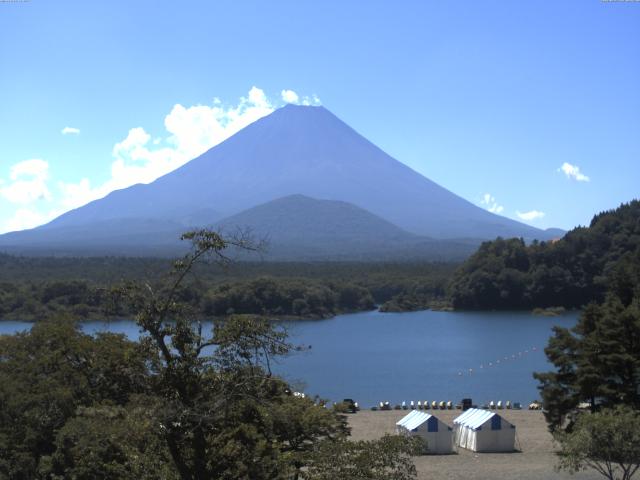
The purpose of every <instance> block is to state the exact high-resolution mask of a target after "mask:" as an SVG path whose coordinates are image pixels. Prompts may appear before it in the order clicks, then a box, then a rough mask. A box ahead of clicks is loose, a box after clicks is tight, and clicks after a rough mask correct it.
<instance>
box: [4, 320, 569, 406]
mask: <svg viewBox="0 0 640 480" xmlns="http://www.w3.org/2000/svg"><path fill="white" fill-rule="evenodd" d="M577 316H578V314H577V313H569V314H566V315H564V316H562V317H552V318H547V317H537V316H532V315H531V314H529V313H524V312H432V311H424V312H411V313H380V312H366V313H358V314H352V315H340V316H337V317H335V318H332V319H329V320H314V321H297V322H286V323H283V325H285V326H286V328H287V329H288V330H289V333H290V336H291V340H292V342H294V343H296V344H300V345H311V349H310V350H307V351H304V352H301V353H295V354H293V355H291V356H290V357H288V358H286V359H283V360H281V361H280V362H279V364H278V365H276V367H275V370H276V371H277V372H278V373H280V374H282V375H283V376H284V377H285V378H287V379H288V380H289V381H291V382H293V383H294V384H297V385H301V387H300V388H302V387H304V391H305V392H307V393H309V394H311V395H315V394H319V395H320V396H322V397H323V398H327V399H330V400H338V399H342V398H345V397H350V398H354V399H356V400H357V401H358V402H360V404H361V405H365V406H369V405H374V404H376V403H377V402H379V401H381V400H388V401H390V402H391V403H400V402H401V401H403V400H406V401H409V400H415V401H417V400H422V401H424V400H429V401H431V400H452V401H454V402H458V401H460V399H462V398H465V397H471V398H472V399H473V401H474V402H475V403H479V404H482V403H488V402H489V401H490V400H494V401H497V400H503V401H506V400H511V401H512V402H513V401H518V402H522V403H528V402H530V401H531V400H533V399H536V398H538V396H539V395H538V391H537V389H536V385H537V383H536V382H535V381H534V379H533V378H532V376H531V375H532V373H533V372H534V371H545V370H548V369H550V365H549V364H548V363H547V360H546V357H545V355H544V352H543V349H544V347H545V346H546V344H547V341H548V339H549V336H550V335H551V328H552V326H553V325H560V326H564V327H570V326H572V325H574V324H575V322H576V320H577ZM29 326H30V324H28V323H23V322H0V334H1V333H13V332H16V331H19V330H24V329H26V328H29ZM83 329H84V331H86V332H87V333H94V332H97V331H101V330H109V331H112V332H118V333H123V334H125V335H127V336H128V337H129V338H132V339H136V338H138V336H139V330H138V327H137V326H136V325H135V324H134V323H133V322H131V321H117V322H109V323H103V322H87V323H85V324H84V325H83Z"/></svg>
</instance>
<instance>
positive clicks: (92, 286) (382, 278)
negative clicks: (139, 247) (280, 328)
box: [0, 254, 455, 321]
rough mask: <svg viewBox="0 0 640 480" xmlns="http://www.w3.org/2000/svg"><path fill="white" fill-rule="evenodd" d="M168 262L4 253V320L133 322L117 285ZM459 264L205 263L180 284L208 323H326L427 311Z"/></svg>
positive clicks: (0, 308)
mask: <svg viewBox="0 0 640 480" xmlns="http://www.w3.org/2000/svg"><path fill="white" fill-rule="evenodd" d="M168 265H169V264H168V262H167V261H166V260H164V259H136V258H132V259H124V258H75V259H69V258H26V257H11V256H8V255H2V254H0V282H2V283H0V319H15V320H26V321H39V320H42V319H46V318H52V317H55V316H56V315H59V314H61V313H64V314H68V315H72V316H74V317H75V318H78V319H82V320H88V319H97V320H104V319H105V318H123V317H129V318H131V317H133V316H134V315H135V312H134V311H133V310H131V308H130V305H128V304H127V303H125V302H122V301H121V299H119V298H118V297H117V296H114V295H113V292H112V291H111V287H110V286H111V285H113V284H115V283H120V282H122V281H131V282H140V281H148V279H155V281H154V282H151V283H153V287H154V288H155V289H157V290H161V289H162V288H163V285H165V283H164V282H165V281H166V275H165V273H164V272H163V268H165V269H166V268H167V266H168ZM454 267H455V265H454V264H438V263H422V264H420V263H417V264H409V263H346V262H345V263H309V264H303V263H293V262H292V263H249V262H247V263H238V264H234V265H233V267H232V268H224V269H219V268H214V266H212V265H209V264H206V263H199V264H196V265H194V266H193V273H194V275H193V276H192V277H190V278H187V279H185V281H184V282H183V283H182V284H181V285H180V293H179V297H180V300H181V302H184V303H188V304H189V305H190V307H191V308H192V309H194V310H195V311H196V312H197V313H199V314H200V315H201V316H202V317H212V316H225V315H227V314H228V313H230V312H235V313H247V314H256V315H262V314H265V315H270V316H271V315H272V316H291V317H303V318H323V317H328V316H332V315H335V314H339V313H345V312H355V311H363V310H371V309H372V308H374V307H375V304H384V303H385V302H389V303H388V304H387V305H383V308H382V309H383V310H386V311H405V310H416V309H424V308H427V307H429V306H430V305H432V304H433V302H434V301H440V302H442V301H445V300H446V299H445V295H446V291H445V290H446V285H447V283H448V282H449V279H450V276H451V273H452V272H453V269H454Z"/></svg>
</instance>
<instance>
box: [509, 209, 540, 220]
mask: <svg viewBox="0 0 640 480" xmlns="http://www.w3.org/2000/svg"><path fill="white" fill-rule="evenodd" d="M516 215H518V217H519V218H521V219H522V220H526V221H531V220H537V219H538V218H542V217H544V212H540V211H538V210H531V211H530V212H518V211H516Z"/></svg>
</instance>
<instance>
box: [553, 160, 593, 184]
mask: <svg viewBox="0 0 640 480" xmlns="http://www.w3.org/2000/svg"><path fill="white" fill-rule="evenodd" d="M558 172H564V174H565V175H566V176H567V178H568V179H573V180H576V181H577V182H588V181H589V177H587V176H586V175H584V174H583V173H582V172H580V168H579V167H578V166H577V165H571V164H570V163H567V162H564V163H563V164H562V166H561V167H560V168H559V169H558Z"/></svg>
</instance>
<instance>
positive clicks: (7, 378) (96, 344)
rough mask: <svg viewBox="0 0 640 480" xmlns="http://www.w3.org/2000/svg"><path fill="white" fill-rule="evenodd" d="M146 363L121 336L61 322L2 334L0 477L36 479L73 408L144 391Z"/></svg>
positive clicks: (143, 354) (125, 399) (141, 352)
mask: <svg viewBox="0 0 640 480" xmlns="http://www.w3.org/2000/svg"><path fill="white" fill-rule="evenodd" d="M152 360H153V359H152V358H150V356H149V355H148V352H145V351H144V350H143V349H142V348H141V347H140V345H138V344H135V343H132V342H129V341H127V340H126V339H125V338H124V337H123V336H120V335H114V334H101V335H99V336H97V337H95V338H94V337H91V336H88V335H84V334H82V333H81V332H80V331H79V330H78V329H77V328H76V327H75V326H74V325H73V323H72V322H70V321H65V320H64V319H58V320H57V321H55V322H53V321H52V322H42V323H39V324H37V325H35V326H34V327H33V328H32V330H31V331H30V332H28V333H21V334H17V335H15V336H10V337H9V336H3V337H0V405H2V408H0V478H35V472H36V471H37V470H38V468H39V466H40V463H41V461H42V459H43V458H44V457H46V456H48V455H50V454H51V453H53V452H54V451H55V437H56V434H57V432H58V431H59V429H60V428H62V427H63V426H64V425H65V423H66V422H67V420H69V419H70V418H71V417H73V416H74V415H75V413H76V410H77V409H78V408H80V407H83V406H90V405H93V404H95V403H100V402H103V401H108V402H110V403H111V404H114V405H123V404H125V403H126V402H128V400H129V398H130V396H131V395H133V394H137V393H142V392H144V391H146V390H147V388H148V381H149V373H148V372H149V370H148V369H149V366H150V365H151V364H152V363H153V362H152Z"/></svg>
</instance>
